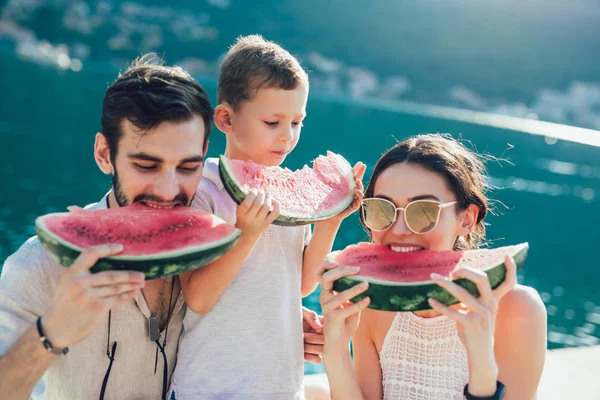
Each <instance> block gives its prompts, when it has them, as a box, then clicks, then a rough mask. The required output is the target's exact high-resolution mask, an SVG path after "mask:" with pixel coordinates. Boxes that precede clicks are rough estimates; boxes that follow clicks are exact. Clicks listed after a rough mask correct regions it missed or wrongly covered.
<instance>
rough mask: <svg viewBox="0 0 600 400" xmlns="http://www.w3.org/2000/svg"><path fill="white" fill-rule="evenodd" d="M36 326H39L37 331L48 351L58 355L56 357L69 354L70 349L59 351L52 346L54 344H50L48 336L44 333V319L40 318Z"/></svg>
mask: <svg viewBox="0 0 600 400" xmlns="http://www.w3.org/2000/svg"><path fill="white" fill-rule="evenodd" d="M36 325H37V331H38V333H39V334H40V341H41V342H42V344H43V345H44V347H45V348H46V350H48V351H49V352H50V353H52V354H56V355H61V354H67V353H68V352H69V348H68V347H65V348H64V349H62V350H59V349H55V348H54V347H53V346H52V343H50V341H49V340H48V338H47V337H46V334H45V333H44V330H43V329H42V317H38V319H37V322H36Z"/></svg>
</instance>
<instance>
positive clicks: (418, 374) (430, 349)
mask: <svg viewBox="0 0 600 400" xmlns="http://www.w3.org/2000/svg"><path fill="white" fill-rule="evenodd" d="M380 364H381V371H382V373H383V383H382V384H383V399H384V400H429V399H431V400H433V399H435V400H438V399H439V400H442V399H443V400H463V394H462V393H463V388H464V386H465V384H466V383H467V382H468V381H469V369H468V363H467V352H466V350H465V348H464V346H463V344H462V342H461V341H460V339H459V337H458V332H457V330H456V322H454V321H453V320H451V319H450V318H448V317H446V316H443V315H442V316H439V317H434V318H421V317H418V316H417V315H415V314H413V313H411V312H400V313H396V316H395V317H394V322H392V326H391V327H390V330H389V331H388V333H387V335H386V337H385V340H384V342H383V346H382V348H381V354H380Z"/></svg>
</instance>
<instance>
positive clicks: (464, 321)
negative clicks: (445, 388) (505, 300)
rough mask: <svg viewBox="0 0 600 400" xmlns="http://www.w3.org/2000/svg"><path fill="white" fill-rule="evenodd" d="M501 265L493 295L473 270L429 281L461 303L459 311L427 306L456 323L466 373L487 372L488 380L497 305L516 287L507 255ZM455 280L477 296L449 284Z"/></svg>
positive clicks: (494, 371)
mask: <svg viewBox="0 0 600 400" xmlns="http://www.w3.org/2000/svg"><path fill="white" fill-rule="evenodd" d="M504 264H505V265H506V277H505V279H504V282H502V284H500V286H498V287H497V288H496V289H495V290H494V291H492V288H491V286H490V282H489V280H488V277H487V275H486V273H485V272H483V271H480V270H477V269H474V268H461V269H459V270H457V271H454V272H453V273H452V274H451V275H450V277H449V278H446V277H443V276H441V275H438V274H431V278H432V280H433V281H434V282H435V283H437V284H438V285H440V286H441V287H443V288H444V289H446V290H447V291H448V292H450V293H451V294H452V295H454V297H456V298H457V299H458V301H460V303H462V304H461V305H462V307H461V308H459V309H457V308H453V307H448V306H446V305H444V304H442V303H440V302H439V301H437V300H434V299H429V304H430V305H431V307H432V308H433V309H434V310H436V311H438V312H439V313H441V314H443V315H446V316H447V317H448V318H451V319H453V320H454V321H456V322H457V329H458V335H459V337H460V340H461V341H462V343H463V345H464V346H465V349H466V350H467V354H468V358H469V372H470V373H477V374H481V373H485V372H486V371H487V372H489V375H490V378H491V376H492V375H494V374H495V376H497V374H498V367H497V364H496V360H495V356H494V328H495V323H496V314H497V312H498V303H499V302H500V299H501V298H502V297H503V296H504V295H505V294H506V293H508V292H509V291H511V290H512V288H514V286H515V285H516V283H517V273H516V271H517V267H516V265H515V262H514V260H513V259H512V257H510V256H508V255H507V256H506V257H505V261H504ZM458 278H465V279H468V280H470V281H472V282H473V283H475V284H476V285H477V289H478V290H479V294H480V296H479V297H478V298H475V297H474V296H473V295H471V294H470V293H469V292H468V291H467V290H466V289H464V288H462V287H461V286H459V285H457V284H456V283H454V282H453V281H452V280H453V279H458ZM494 384H495V379H494ZM472 394H475V393H473V392H472Z"/></svg>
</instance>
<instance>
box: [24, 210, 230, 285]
mask: <svg viewBox="0 0 600 400" xmlns="http://www.w3.org/2000/svg"><path fill="white" fill-rule="evenodd" d="M35 230H36V233H37V235H38V237H39V239H40V242H41V243H42V246H43V247H44V248H45V249H46V250H47V251H48V252H49V253H50V254H51V255H52V257H53V258H54V259H55V260H56V261H57V262H58V263H59V264H61V265H63V266H65V267H69V266H71V264H73V262H74V261H75V259H76V258H77V257H78V256H79V254H81V252H82V251H83V249H85V248H87V247H90V246H95V245H100V244H106V243H119V244H122V245H123V251H121V252H120V253H119V254H118V255H115V256H111V257H106V258H101V259H100V260H98V262H97V263H96V264H95V265H94V266H93V267H92V268H91V271H92V272H99V271H105V270H133V271H139V272H143V273H144V274H145V275H146V279H156V278H160V277H165V276H170V275H176V274H180V273H182V272H185V271H189V270H192V269H196V268H199V267H203V266H205V265H207V264H209V263H211V262H213V261H214V260H216V259H217V258H219V257H220V256H221V255H223V254H224V253H225V252H226V251H227V250H229V249H230V248H231V247H232V246H233V245H234V244H235V243H236V242H237V241H238V239H239V237H240V234H241V231H240V230H239V229H237V228H235V227H233V226H232V225H229V224H227V223H226V222H225V221H223V220H222V219H220V218H218V217H216V216H214V215H212V214H209V213H206V212H203V211H200V210H195V209H192V208H189V207H175V208H172V209H155V208H150V207H146V206H143V205H138V204H134V205H131V206H127V207H119V208H111V209H107V210H95V211H87V210H84V211H76V212H69V213H67V212H65V213H53V214H47V215H44V216H41V217H38V218H37V219H36V221H35Z"/></svg>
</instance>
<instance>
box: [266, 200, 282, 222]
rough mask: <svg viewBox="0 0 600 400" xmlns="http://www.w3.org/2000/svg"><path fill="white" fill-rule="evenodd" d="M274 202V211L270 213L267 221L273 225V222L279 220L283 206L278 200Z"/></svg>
mask: <svg viewBox="0 0 600 400" xmlns="http://www.w3.org/2000/svg"><path fill="white" fill-rule="evenodd" d="M272 202H273V211H270V212H269V214H268V216H267V221H269V223H272V222H273V221H275V220H276V219H277V217H279V212H280V209H281V206H280V204H279V202H278V201H277V200H272Z"/></svg>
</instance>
